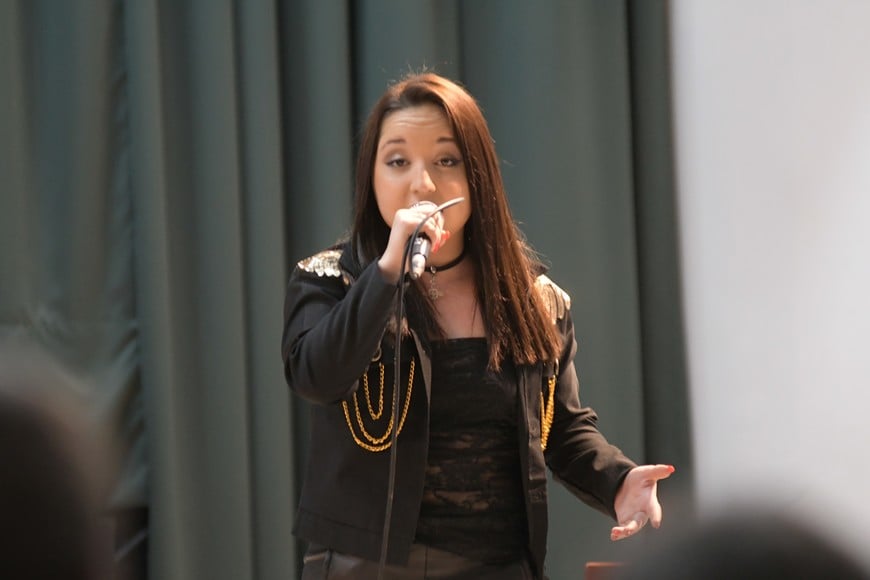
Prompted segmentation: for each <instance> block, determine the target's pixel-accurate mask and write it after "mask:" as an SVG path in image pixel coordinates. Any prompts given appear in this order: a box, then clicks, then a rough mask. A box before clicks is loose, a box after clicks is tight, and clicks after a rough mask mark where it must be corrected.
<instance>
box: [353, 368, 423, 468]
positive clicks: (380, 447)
mask: <svg viewBox="0 0 870 580" xmlns="http://www.w3.org/2000/svg"><path fill="white" fill-rule="evenodd" d="M414 363H415V361H414V359H413V358H412V359H411V368H410V369H409V370H408V394H407V395H406V396H405V404H404V406H403V408H402V416H401V417H400V418H399V426H398V428H397V431H396V435H397V436H398V435H399V434H401V433H402V428H403V427H404V426H405V419H406V418H407V417H408V408H409V407H410V406H411V393H412V391H413V389H414V368H415V366H416V365H415V364H414ZM378 368H379V375H380V392H379V393H378V410H377V411H375V410H374V408H373V406H372V401H371V396H370V393H369V373H368V370H366V372H365V374H364V375H363V376H362V383H363V393H364V396H365V399H366V406H367V407H368V412H369V416H370V417H371V418H372V420H373V421H377V420H378V419H380V418H381V416H382V415H383V412H384V363H378ZM393 388H396V385H395V383H394V384H393ZM359 394H360V393H359V389H357V391H356V392H355V393H354V394H353V410H354V416H355V417H356V424H357V428H358V429H354V427H353V421H351V418H350V408H349V406H348V404H347V401H342V402H341V408H342V409H343V410H344V420H345V422H347V428H348V429H350V434H351V436H352V437H353V440H354V442H355V443H356V444H357V445H359V446H360V447H362V448H363V449H365V450H366V451H371V452H372V453H378V452H380V451H385V450H387V449H389V448H390V445H391V444H392V441H388V439H389V438H390V435H391V434H392V432H393V411H392V408H391V410H390V422H389V423H388V424H387V430H386V432H385V433H384V434H383V435H382V436H380V437H375V436H374V435H372V434H371V433H369V432H368V430H367V429H366V427H365V423H364V422H363V418H362V413H361V412H360V404H359ZM357 430H358V431H359V432H360V434H361V435H362V438H360V436H359V435H357V433H356V432H357Z"/></svg>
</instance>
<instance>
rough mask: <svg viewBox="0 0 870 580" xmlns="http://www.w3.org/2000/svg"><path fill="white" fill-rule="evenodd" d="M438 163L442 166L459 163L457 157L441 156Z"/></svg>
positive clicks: (451, 165) (453, 165)
mask: <svg viewBox="0 0 870 580" xmlns="http://www.w3.org/2000/svg"><path fill="white" fill-rule="evenodd" d="M438 165H441V166H442V167H455V166H457V165H459V158H457V157H442V158H441V159H439V160H438Z"/></svg>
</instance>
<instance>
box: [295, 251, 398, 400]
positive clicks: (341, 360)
mask: <svg viewBox="0 0 870 580" xmlns="http://www.w3.org/2000/svg"><path fill="white" fill-rule="evenodd" d="M395 294H396V285H395V284H390V283H388V282H387V281H385V280H384V279H383V276H382V275H381V273H380V270H379V269H378V267H377V264H376V263H374V262H373V263H371V264H369V265H368V266H367V267H366V268H365V269H364V270H363V271H362V273H361V274H360V275H359V277H358V278H357V279H356V281H355V282H354V283H353V284H348V283H347V282H346V280H345V279H344V278H343V276H342V275H341V274H339V273H338V272H337V270H333V271H331V272H327V273H323V272H312V271H307V270H304V269H302V268H300V266H299V265H297V266H296V268H295V269H294V271H293V273H292V274H291V275H290V280H289V282H288V284H287V293H286V297H285V301H284V336H283V339H282V344H281V354H282V357H283V359H284V376H285V377H286V379H287V385H288V386H289V387H290V388H291V390H293V391H294V392H296V393H298V394H299V395H300V396H302V397H304V398H305V399H308V400H310V401H312V402H314V403H333V402H336V401H339V400H341V399H344V398H346V397H347V396H348V395H349V394H350V393H351V392H352V391H353V390H354V389H355V387H356V381H357V379H358V378H359V377H360V376H361V375H362V373H363V372H364V371H365V369H366V367H367V366H368V364H369V362H370V361H371V359H372V356H373V355H374V353H375V352H376V351H377V349H378V346H379V344H380V340H381V337H382V335H383V333H384V329H385V328H386V324H387V320H388V319H389V317H390V314H391V313H392V305H393V298H394V296H395Z"/></svg>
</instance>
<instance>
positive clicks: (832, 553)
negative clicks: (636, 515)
mask: <svg viewBox="0 0 870 580" xmlns="http://www.w3.org/2000/svg"><path fill="white" fill-rule="evenodd" d="M617 578H619V580H698V579H704V580H726V579H727V580H733V579H735V578H739V579H741V580H786V579H788V580H815V579H819V580H829V579H832V578H836V579H837V580H865V579H870V573H868V571H867V570H866V569H865V568H863V567H862V566H861V565H860V564H859V563H858V562H857V561H856V560H855V559H854V558H853V557H852V556H851V555H850V554H849V553H847V551H846V550H845V549H841V548H840V547H839V546H838V545H837V544H835V543H834V542H832V541H831V540H830V539H828V538H827V537H826V536H825V535H824V534H823V533H822V532H819V531H816V530H815V529H813V528H811V527H810V526H809V524H808V523H806V522H804V521H802V520H798V519H795V518H791V517H788V516H787V515H784V514H781V513H770V512H768V511H766V510H750V509H740V510H736V511H733V512H731V513H728V514H722V515H719V516H717V517H711V518H709V519H708V520H705V521H704V522H703V523H701V524H698V525H696V526H694V527H692V528H691V529H686V530H683V531H682V532H681V533H680V534H678V535H677V536H674V537H671V538H668V539H667V540H666V541H664V542H663V543H660V544H656V543H653V542H651V543H650V545H648V546H647V549H646V550H645V551H644V552H643V553H642V554H641V555H640V556H639V557H638V558H636V559H634V560H633V562H632V563H631V564H629V565H627V566H625V567H623V569H622V570H621V571H620V573H619V575H618V576H617Z"/></svg>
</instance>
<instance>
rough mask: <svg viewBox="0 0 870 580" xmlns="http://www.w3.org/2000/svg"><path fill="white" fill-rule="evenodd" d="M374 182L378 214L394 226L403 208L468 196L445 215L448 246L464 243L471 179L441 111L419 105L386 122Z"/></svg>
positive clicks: (379, 147)
mask: <svg viewBox="0 0 870 580" xmlns="http://www.w3.org/2000/svg"><path fill="white" fill-rule="evenodd" d="M372 179H373V182H374V189H375V200H376V201H377V203H378V209H379V210H380V212H381V217H382V218H383V219H384V221H385V222H386V223H387V225H389V226H390V227H392V225H393V216H395V214H396V211H397V210H399V209H402V208H407V207H411V206H412V205H414V204H415V203H418V202H421V201H430V202H432V203H434V204H436V205H441V204H442V203H444V202H445V201H449V200H451V199H454V198H457V197H464V198H465V202H463V203H459V204H457V205H455V206H452V207H450V208H448V209H446V210H444V216H443V217H444V229H446V230H449V231H450V233H451V237H450V242H452V243H457V242H459V243H461V240H462V239H463V235H462V234H463V230H464V228H465V224H466V223H467V222H468V218H469V217H470V216H471V200H470V196H469V190H468V179H467V178H466V176H465V162H464V160H463V159H462V155H461V154H460V151H459V145H458V144H457V142H456V138H455V135H454V134H453V130H452V129H451V127H450V123H449V122H448V120H447V116H446V115H445V114H444V112H443V111H442V110H441V108H440V107H437V106H436V105H430V104H425V105H419V106H415V107H409V108H406V109H400V110H398V111H394V112H392V113H390V114H388V115H387V116H386V117H384V120H383V121H382V122H381V134H380V137H379V139H378V148H377V152H376V154H375V167H374V175H373V178H372ZM452 243H451V245H452Z"/></svg>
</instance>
